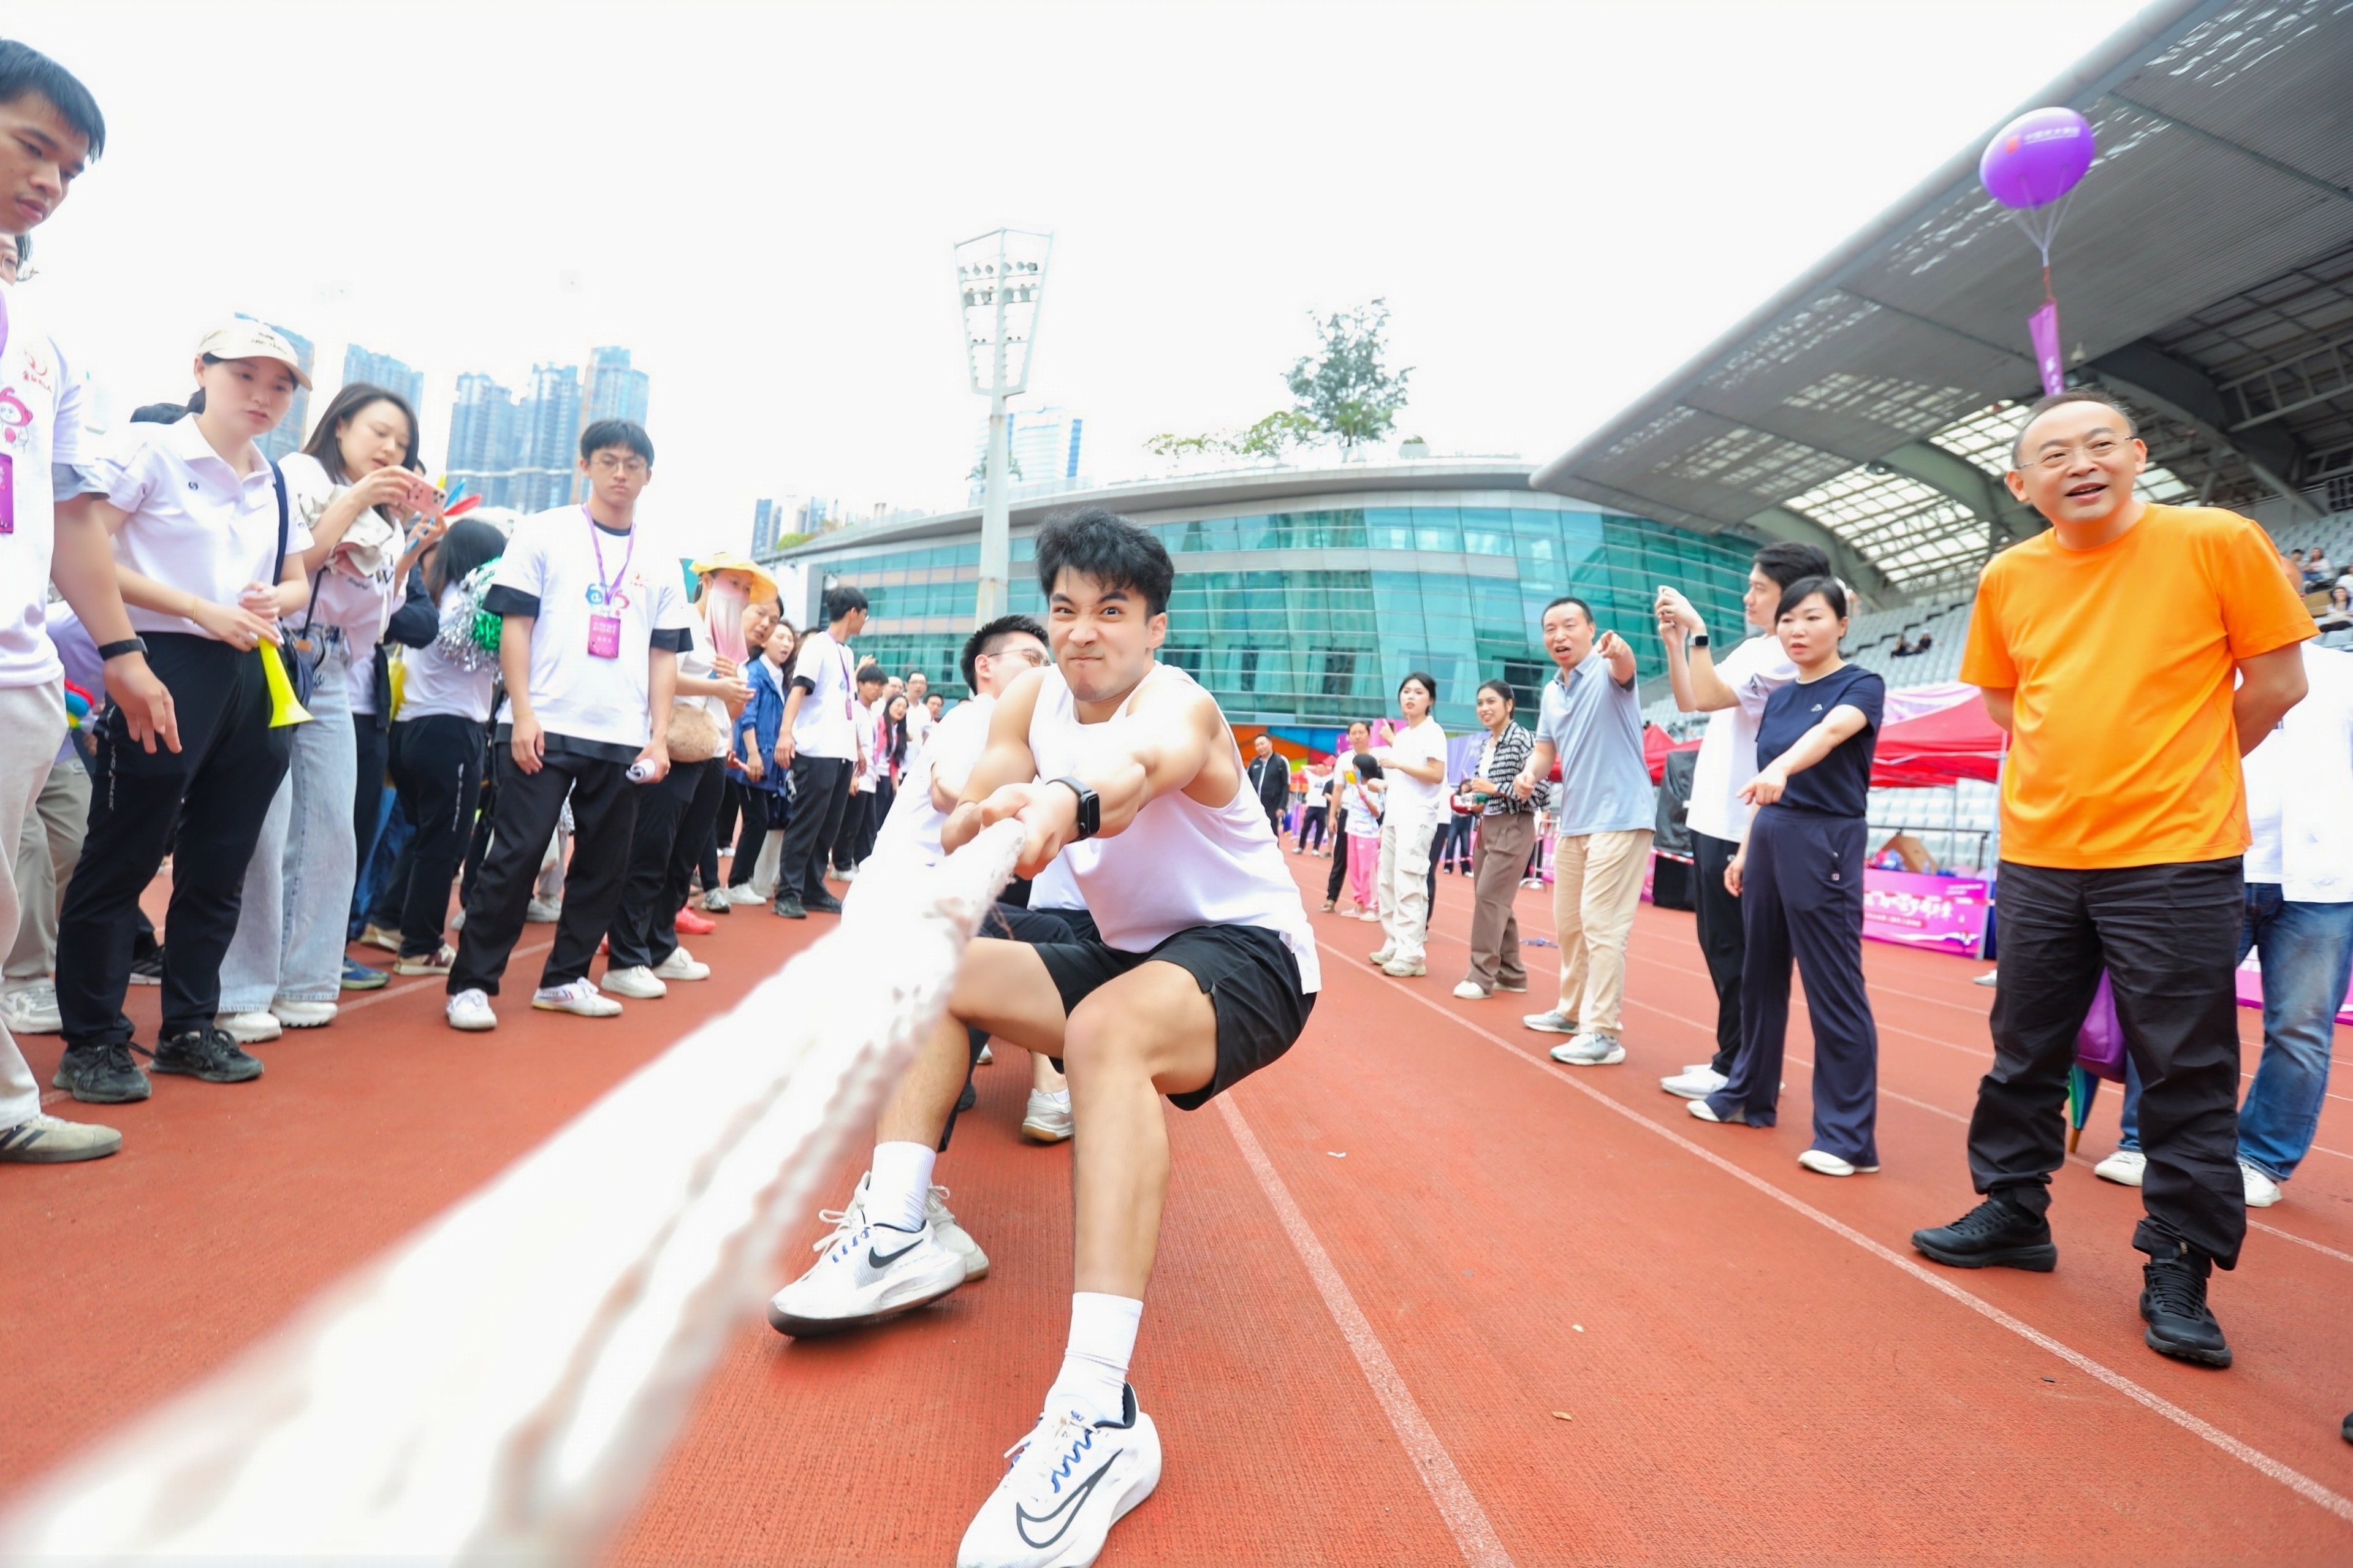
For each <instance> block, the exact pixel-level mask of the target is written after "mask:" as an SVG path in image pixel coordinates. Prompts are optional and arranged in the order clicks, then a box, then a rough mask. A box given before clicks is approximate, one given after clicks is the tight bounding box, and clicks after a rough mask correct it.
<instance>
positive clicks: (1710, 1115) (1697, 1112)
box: [1683, 1100, 1748, 1127]
mask: <svg viewBox="0 0 2353 1568" xmlns="http://www.w3.org/2000/svg"><path fill="white" fill-rule="evenodd" d="M1683 1109H1685V1110H1687V1111H1689V1112H1691V1114H1692V1115H1693V1116H1694V1117H1696V1118H1699V1119H1700V1120H1701V1121H1712V1122H1715V1123H1716V1124H1717V1125H1718V1126H1723V1127H1746V1126H1747V1125H1748V1112H1747V1110H1746V1108H1745V1107H1739V1106H1735V1107H1733V1110H1732V1114H1731V1115H1730V1116H1718V1115H1716V1114H1715V1107H1711V1106H1710V1105H1709V1104H1708V1103H1707V1102H1706V1101H1705V1100H1694V1101H1692V1102H1691V1103H1690V1104H1689V1105H1686V1106H1684V1107H1683Z"/></svg>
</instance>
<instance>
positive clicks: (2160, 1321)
mask: <svg viewBox="0 0 2353 1568" xmlns="http://www.w3.org/2000/svg"><path fill="white" fill-rule="evenodd" d="M2213 1269H2214V1264H2213V1261H2212V1260H2211V1258H2208V1257H2206V1256H2204V1255H2200V1254H2199V1253H2194V1252H2191V1251H2190V1250H2189V1248H2188V1247H2176V1248H2175V1249H2174V1253H2173V1255H2172V1256H2170V1257H2153V1258H2151V1259H2149V1260H2148V1262H2147V1264H2145V1265H2143V1266H2142V1267H2141V1271H2140V1275H2141V1279H2142V1281H2143V1283H2142V1285H2141V1291H2140V1315H2141V1317H2142V1318H2143V1319H2145V1320H2147V1324H2148V1332H2147V1334H2146V1335H2145V1336H2143V1337H2144V1338H2146V1339H2147V1340H2148V1348H2149V1349H2150V1350H2152V1351H2156V1352H2157V1353H2158V1355H2160V1356H2171V1357H2172V1358H2173V1359H2174V1360H2175V1361H2196V1362H2197V1363H2198V1364H2199V1365H2200V1366H2202V1367H2226V1366H2229V1365H2230V1364H2231V1347H2230V1345H2229V1344H2228V1343H2227V1342H2226V1341H2225V1340H2223V1338H2222V1325H2221V1324H2220V1323H2217V1322H2216V1321H2214V1314H2213V1313H2212V1312H2211V1311H2209V1310H2207V1307H2206V1278H2207V1276H2208V1275H2210V1274H2211V1273H2212V1272H2213Z"/></svg>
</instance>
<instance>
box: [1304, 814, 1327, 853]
mask: <svg viewBox="0 0 2353 1568" xmlns="http://www.w3.org/2000/svg"><path fill="white" fill-rule="evenodd" d="M1326 814H1327V813H1326V811H1325V809H1324V807H1322V806H1310V807H1308V808H1307V809H1306V810H1303V811H1302V812H1300V813H1299V844H1298V847H1299V848H1301V849H1303V850H1311V849H1322V848H1323V847H1324V817H1325V815H1326Z"/></svg>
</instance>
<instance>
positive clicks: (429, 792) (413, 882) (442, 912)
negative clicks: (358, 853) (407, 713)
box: [386, 714, 486, 959]
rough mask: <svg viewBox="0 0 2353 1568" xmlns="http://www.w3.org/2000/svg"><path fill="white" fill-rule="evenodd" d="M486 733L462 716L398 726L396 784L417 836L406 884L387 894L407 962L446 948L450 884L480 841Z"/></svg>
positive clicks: (405, 859) (407, 855) (406, 858)
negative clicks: (394, 904)
mask: <svg viewBox="0 0 2353 1568" xmlns="http://www.w3.org/2000/svg"><path fill="white" fill-rule="evenodd" d="M485 749H486V742H485V740H484V736H483V731H482V726H480V725H479V724H477V723H475V722H474V721H473V720H472V719H470V718H461V717H459V715H455V714H431V715H427V716H426V717H424V718H415V719H404V720H402V721H401V722H400V723H398V724H396V725H394V726H392V785H393V788H394V789H397V790H398V791H399V792H400V813H401V815H402V816H404V817H406V819H407V820H408V824H409V826H410V827H412V828H414V829H415V830H416V833H415V836H413V837H412V838H410V840H409V841H408V848H407V849H406V851H404V852H403V853H402V856H401V859H402V863H404V864H405V865H406V867H407V873H408V875H407V880H406V882H403V881H402V880H400V878H399V877H398V876H397V875H396V876H395V877H394V880H393V884H392V885H391V886H390V887H389V888H388V889H387V890H386V891H387V893H388V895H390V896H392V897H394V898H396V899H397V900H398V906H399V909H400V956H401V957H403V958H405V959H416V958H423V957H425V956H426V955H427V954H429V953H432V952H434V951H435V950H437V949H438V948H439V947H440V946H441V927H442V923H443V922H444V921H445V920H446V919H448V914H449V884H450V883H451V882H452V881H454V880H455V879H456V878H457V875H458V865H459V862H460V861H462V860H464V859H465V858H466V846H467V845H468V844H469V843H470V842H473V837H474V808H475V807H476V806H477V805H478V804H480V800H481V797H482V764H483V760H484V757H483V753H484V751H485Z"/></svg>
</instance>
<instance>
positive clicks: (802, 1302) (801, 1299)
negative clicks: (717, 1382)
mask: <svg viewBox="0 0 2353 1568" xmlns="http://www.w3.org/2000/svg"><path fill="white" fill-rule="evenodd" d="M864 1195H865V1184H864V1183H863V1182H860V1186H859V1198H860V1199H862V1198H863V1197H864ZM818 1218H819V1219H831V1220H833V1222H834V1227H833V1234H831V1235H829V1236H827V1237H826V1238H825V1239H824V1240H822V1241H820V1242H818V1244H817V1245H816V1247H815V1248H814V1249H813V1250H815V1251H817V1252H818V1253H819V1254H820V1256H819V1257H818V1260H817V1261H816V1262H815V1263H813V1264H811V1265H810V1266H809V1270H808V1272H807V1274H804V1275H802V1276H801V1277H799V1278H798V1279H796V1280H794V1281H793V1282H792V1283H791V1284H790V1285H787V1286H786V1287H784V1288H783V1289H782V1290H779V1291H777V1292H776V1297H775V1298H774V1299H773V1300H771V1301H770V1302H769V1303H768V1323H769V1326H770V1327H771V1328H773V1329H775V1330H776V1332H778V1333H779V1334H790V1335H791V1336H792V1337H793V1338H795V1339H797V1340H805V1339H808V1338H810V1337H812V1336H814V1335H818V1334H834V1333H839V1332H840V1331H841V1330H844V1329H862V1328H865V1327H866V1326H867V1325H868V1324H871V1323H880V1322H882V1321H885V1320H886V1319H892V1318H896V1317H897V1316H899V1314H900V1313H902V1312H912V1311H913V1310H914V1309H915V1308H918V1307H926V1306H929V1305H930V1304H931V1303H933V1302H934V1301H937V1300H938V1299H939V1298H941V1297H943V1296H945V1295H947V1294H948V1293H949V1292H950V1291H952V1290H954V1289H955V1287H957V1286H959V1285H962V1284H963V1283H964V1259H963V1258H961V1257H958V1256H957V1255H955V1253H953V1252H950V1251H949V1250H948V1249H947V1248H946V1247H944V1246H942V1245H940V1244H939V1242H938V1241H937V1240H935V1239H934V1236H933V1234H932V1227H931V1226H930V1225H929V1224H925V1225H924V1226H923V1229H922V1230H920V1231H902V1230H900V1229H899V1228H898V1227H896V1226H894V1225H878V1224H870V1223H868V1221H867V1218H866V1208H865V1204H864V1203H863V1202H860V1201H858V1200H853V1201H852V1202H851V1203H850V1205H849V1208H847V1209H845V1210H843V1211H841V1213H839V1214H838V1215H836V1214H828V1213H819V1214H818Z"/></svg>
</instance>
